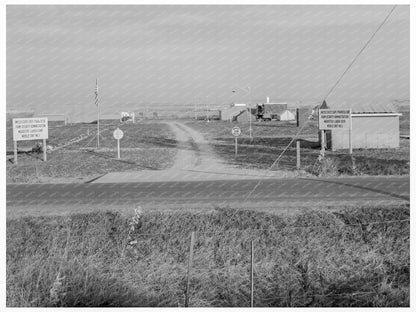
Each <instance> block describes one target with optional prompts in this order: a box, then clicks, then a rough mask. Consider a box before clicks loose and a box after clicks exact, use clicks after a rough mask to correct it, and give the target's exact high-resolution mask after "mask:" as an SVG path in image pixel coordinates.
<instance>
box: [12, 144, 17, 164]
mask: <svg viewBox="0 0 416 312" xmlns="http://www.w3.org/2000/svg"><path fill="white" fill-rule="evenodd" d="M13 145H14V147H13V150H14V164H15V165H17V141H13Z"/></svg>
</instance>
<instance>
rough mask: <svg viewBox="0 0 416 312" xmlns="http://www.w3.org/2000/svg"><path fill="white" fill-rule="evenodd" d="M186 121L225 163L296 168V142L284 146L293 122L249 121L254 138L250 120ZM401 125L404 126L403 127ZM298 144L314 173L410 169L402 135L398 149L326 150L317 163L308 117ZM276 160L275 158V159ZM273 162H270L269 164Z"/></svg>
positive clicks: (307, 167)
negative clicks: (234, 130) (236, 133)
mask: <svg viewBox="0 0 416 312" xmlns="http://www.w3.org/2000/svg"><path fill="white" fill-rule="evenodd" d="M187 125H188V126H190V127H193V128H195V129H197V130H199V131H201V133H203V134H204V135H205V137H206V138H207V139H208V140H209V141H210V143H211V144H212V145H213V147H214V149H215V151H216V153H217V154H218V155H219V156H220V157H222V158H223V159H225V160H226V161H227V162H228V163H230V164H232V165H236V166H239V167H243V168H261V169H270V168H271V169H272V170H277V169H287V170H295V169H296V142H293V144H292V145H291V146H290V147H289V148H288V149H287V150H286V152H285V153H284V154H282V156H281V157H280V158H279V156H280V155H281V153H282V152H283V151H284V150H285V148H286V147H287V146H288V144H289V143H290V142H291V140H292V138H293V137H294V136H295V135H296V134H297V133H298V131H299V128H297V127H296V126H295V125H293V124H289V123H283V124H279V123H276V122H273V123H272V122H255V123H252V134H253V140H250V138H249V124H233V123H230V122H225V121H211V122H209V123H207V122H205V121H188V122H187ZM235 125H238V126H239V127H240V128H241V130H242V135H241V136H240V137H239V138H238V142H239V147H238V155H237V157H236V156H235V154H234V137H233V136H232V135H231V128H232V127H233V126H235ZM406 127H407V126H406V125H403V128H406ZM298 138H299V140H300V146H301V156H300V157H301V169H303V170H306V171H307V172H310V173H314V174H317V175H352V174H355V175H403V174H409V171H410V147H409V145H410V142H409V140H408V139H401V141H400V148H399V149H377V150H375V149H373V150H372V149H369V150H354V154H353V156H354V158H353V159H352V158H351V156H350V155H349V154H348V151H335V152H332V151H326V160H325V161H324V162H322V163H319V162H318V161H317V160H318V157H319V152H320V145H319V142H318V127H317V123H316V122H314V121H311V122H309V123H308V124H307V126H305V127H304V129H303V130H302V131H301V132H300V133H299V136H298ZM278 158H279V160H278V161H277V162H276V160H277V159H278ZM272 165H273V166H272Z"/></svg>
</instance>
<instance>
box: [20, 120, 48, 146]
mask: <svg viewBox="0 0 416 312" xmlns="http://www.w3.org/2000/svg"><path fill="white" fill-rule="evenodd" d="M47 138H48V118H47V117H37V118H36V117H34V118H13V140H14V141H26V140H46V139H47Z"/></svg>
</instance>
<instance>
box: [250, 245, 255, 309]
mask: <svg viewBox="0 0 416 312" xmlns="http://www.w3.org/2000/svg"><path fill="white" fill-rule="evenodd" d="M253 266H254V245H253V240H251V261H250V284H251V287H250V307H254V268H253Z"/></svg>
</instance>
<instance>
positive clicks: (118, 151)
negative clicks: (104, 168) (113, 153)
mask: <svg viewBox="0 0 416 312" xmlns="http://www.w3.org/2000/svg"><path fill="white" fill-rule="evenodd" d="M117 159H120V139H117Z"/></svg>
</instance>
